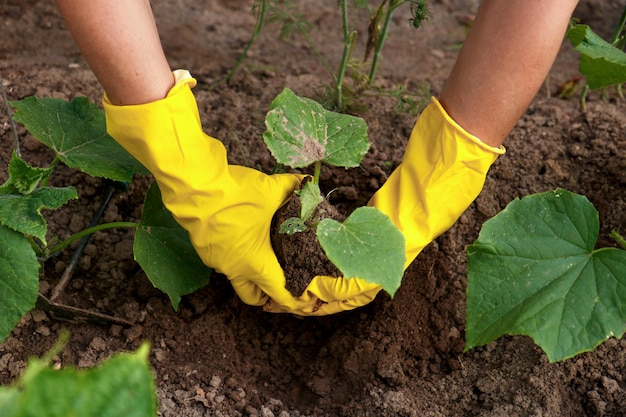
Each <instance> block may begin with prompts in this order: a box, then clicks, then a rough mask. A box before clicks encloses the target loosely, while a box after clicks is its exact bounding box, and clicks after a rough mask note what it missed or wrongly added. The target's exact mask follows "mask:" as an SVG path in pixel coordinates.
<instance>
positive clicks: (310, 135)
mask: <svg viewBox="0 0 626 417" xmlns="http://www.w3.org/2000/svg"><path fill="white" fill-rule="evenodd" d="M265 125H266V127H267V130H266V132H265V133H264V134H263V139H264V140H265V143H266V145H267V147H268V148H269V150H270V152H272V155H274V158H276V160H277V161H278V162H280V163H281V164H284V165H288V166H290V167H292V168H302V167H306V166H309V165H311V164H313V163H315V162H317V161H323V162H325V163H327V164H330V165H334V166H340V167H346V168H347V167H356V166H358V165H359V164H360V163H361V160H362V159H363V155H365V153H366V152H367V150H368V149H369V146H370V144H369V140H368V138H367V124H366V123H365V121H364V120H363V119H361V118H358V117H355V116H350V115H346V114H340V113H334V112H331V111H328V110H326V109H324V108H323V107H322V106H321V105H320V104H319V103H317V102H316V101H314V100H311V99H309V98H303V97H298V96H296V95H295V94H294V93H293V92H292V91H291V90H290V89H288V88H285V89H284V90H283V91H282V92H281V93H280V94H279V95H278V96H276V98H275V99H274V101H272V104H271V105H270V110H269V112H268V113H267V115H266V116H265Z"/></svg>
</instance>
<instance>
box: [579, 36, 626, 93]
mask: <svg viewBox="0 0 626 417" xmlns="http://www.w3.org/2000/svg"><path fill="white" fill-rule="evenodd" d="M567 37H568V39H569V40H570V42H571V43H572V45H574V47H575V48H576V50H577V51H578V52H580V54H581V56H580V64H579V71H580V72H581V74H583V75H584V76H585V77H587V82H588V83H589V88H604V87H608V86H611V85H614V84H622V83H625V82H626V53H624V52H623V51H622V50H620V49H618V48H616V47H614V46H613V45H611V44H610V43H608V42H606V41H605V40H604V39H602V38H601V37H599V36H598V35H596V34H595V33H594V32H593V31H592V30H591V28H590V27H589V26H587V25H575V26H573V27H571V28H570V29H569V30H568V31H567Z"/></svg>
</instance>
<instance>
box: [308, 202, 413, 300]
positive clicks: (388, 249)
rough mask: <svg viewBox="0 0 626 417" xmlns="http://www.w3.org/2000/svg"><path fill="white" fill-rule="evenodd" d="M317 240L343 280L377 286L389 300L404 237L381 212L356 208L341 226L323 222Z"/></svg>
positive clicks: (401, 262)
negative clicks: (354, 280)
mask: <svg viewBox="0 0 626 417" xmlns="http://www.w3.org/2000/svg"><path fill="white" fill-rule="evenodd" d="M317 238H318V240H319V242H320V245H321V246H322V248H323V249H324V251H325V252H326V256H328V259H329V260H330V261H331V262H332V263H333V264H334V265H335V266H336V267H337V268H339V270H340V271H341V273H342V274H343V275H344V277H345V278H357V277H358V278H362V279H364V280H365V281H367V282H371V283H374V284H378V285H380V286H381V287H382V288H383V289H384V290H385V291H387V293H389V295H391V296H392V297H393V295H394V294H395V293H396V291H397V289H398V288H399V287H400V283H401V282H402V276H403V275H404V262H405V260H406V255H405V248H404V236H403V235H402V233H401V232H400V231H399V230H398V229H397V228H396V226H395V225H394V224H393V223H392V222H391V220H390V219H389V217H388V216H387V215H385V214H384V213H382V212H381V211H380V210H378V209H376V208H374V207H359V208H358V209H356V210H355V211H354V212H352V214H351V215H350V216H349V217H348V218H347V219H346V220H344V222H343V223H339V222H337V221H335V220H332V219H324V220H322V221H321V222H320V223H319V224H318V226H317Z"/></svg>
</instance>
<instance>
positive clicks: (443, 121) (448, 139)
mask: <svg viewBox="0 0 626 417" xmlns="http://www.w3.org/2000/svg"><path fill="white" fill-rule="evenodd" d="M504 151H505V150H504V147H500V148H493V147H491V146H489V145H487V144H485V143H484V142H482V141H481V140H480V139H478V138H477V137H475V136H473V135H471V134H470V133H468V132H466V131H465V130H464V129H463V128H462V127H461V126H459V125H458V124H457V123H456V122H455V121H454V120H452V118H451V117H450V116H449V115H448V114H447V113H446V111H445V109H444V108H443V107H442V106H441V104H440V103H439V101H437V100H436V99H435V98H433V101H432V102H431V103H430V104H429V105H428V106H427V107H426V109H424V111H423V112H422V114H421V115H420V117H419V119H418V121H417V123H415V126H414V128H413V131H412V133H411V137H410V139H409V143H408V144H407V148H406V151H405V153H404V157H403V159H402V163H401V164H400V165H399V166H398V167H397V168H396V169H395V170H394V172H393V173H392V174H391V176H390V177H389V178H388V179H387V181H385V184H383V186H382V187H381V188H380V189H379V190H378V191H377V192H376V193H375V194H374V196H373V197H372V199H371V200H370V202H369V205H371V206H374V207H376V208H378V209H379V210H380V211H382V212H383V213H385V214H386V215H388V216H389V217H390V218H391V221H392V222H393V223H394V224H395V225H396V226H397V227H398V228H399V229H400V231H401V232H402V234H403V235H404V237H405V242H406V264H405V269H406V268H407V267H408V266H409V265H410V264H411V262H413V260H414V259H415V257H416V256H417V255H418V254H419V253H420V252H421V251H422V249H424V247H426V245H428V244H429V243H430V242H432V241H433V240H434V239H435V238H436V237H437V236H439V235H440V234H442V233H443V232H445V231H446V230H448V229H449V228H450V227H451V226H452V225H453V224H454V223H455V222H456V221H457V220H458V218H459V217H460V216H461V214H463V212H464V211H465V210H466V209H467V208H468V207H469V205H470V204H471V203H472V202H473V201H474V200H475V199H476V197H477V196H478V194H479V193H480V191H481V190H482V188H483V185H484V183H485V176H486V175H487V171H488V170H489V167H490V166H491V164H492V163H493V162H495V160H496V159H497V157H498V155H501V154H503V153H504Z"/></svg>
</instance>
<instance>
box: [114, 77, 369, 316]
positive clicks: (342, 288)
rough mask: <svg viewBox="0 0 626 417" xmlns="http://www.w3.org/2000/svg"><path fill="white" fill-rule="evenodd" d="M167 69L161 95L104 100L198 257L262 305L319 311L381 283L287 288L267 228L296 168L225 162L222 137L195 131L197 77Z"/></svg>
mask: <svg viewBox="0 0 626 417" xmlns="http://www.w3.org/2000/svg"><path fill="white" fill-rule="evenodd" d="M174 76H175V78H176V85H175V86H174V87H173V88H172V90H171V91H170V92H169V93H168V95H167V97H166V98H165V99H163V100H158V101H155V102H152V103H148V104H141V105H133V106H116V105H113V104H111V102H110V101H109V100H108V98H107V97H106V95H105V97H104V100H103V105H104V109H105V113H106V120H107V130H108V132H109V134H110V135H111V136H112V137H113V138H114V139H115V140H116V141H117V142H119V143H120V145H122V146H123V147H124V148H125V149H126V150H127V151H128V152H129V153H130V154H131V155H133V156H134V157H135V158H137V159H138V160H139V161H140V162H141V163H142V164H143V165H144V166H145V167H146V168H147V169H148V170H149V171H150V172H151V173H152V174H153V176H154V178H155V181H156V182H157V184H158V185H159V188H160V190H161V196H162V199H163V203H164V204H165V206H166V207H167V208H168V210H169V211H170V212H171V213H172V215H173V216H174V218H175V219H176V220H177V221H178V223H179V224H180V225H181V226H182V227H183V228H184V229H186V230H187V231H188V232H189V235H190V239H191V242H192V244H193V246H194V248H195V249H196V251H197V252H198V255H199V256H200V258H201V259H202V260H203V262H204V263H205V264H206V265H207V266H209V267H211V268H214V269H215V270H216V271H217V272H220V273H223V274H224V275H226V277H227V278H228V279H229V280H230V282H231V283H232V286H233V288H234V289H235V291H236V292H237V294H238V296H239V297H240V298H241V300H242V301H243V302H244V303H246V304H250V305H266V308H265V309H266V310H267V311H276V312H278V311H281V312H291V313H294V314H298V315H326V314H333V313H336V312H339V311H343V310H350V309H352V308H355V307H358V306H360V305H364V304H367V303H369V302H370V301H371V300H372V299H373V298H374V297H375V296H376V294H377V293H378V291H379V290H380V288H379V287H378V286H376V285H373V284H369V283H367V282H365V281H363V280H360V279H349V280H346V279H343V278H332V277H315V278H314V279H313V281H312V282H311V283H310V284H309V286H308V287H307V288H306V289H305V291H304V293H303V295H302V296H301V297H293V296H292V295H291V293H290V292H289V291H288V290H287V289H286V288H285V275H284V272H283V270H282V268H281V267H280V265H279V263H278V260H277V259H276V256H275V254H274V251H273V249H272V246H271V241H270V235H269V230H270V225H271V221H272V217H273V216H274V213H275V212H276V210H277V209H278V208H279V207H280V206H281V205H283V204H284V202H285V201H286V200H287V199H288V198H289V196H290V195H291V193H292V192H293V190H294V189H295V188H297V187H298V185H299V184H300V181H301V180H302V176H299V175H293V174H280V175H266V174H263V173H261V172H259V171H257V170H254V169H250V168H245V167H240V166H235V165H228V163H227V159H226V150H225V148H224V146H223V144H222V143H221V142H220V141H218V140H216V139H213V138H211V137H209V136H207V135H205V134H204V133H203V131H202V126H201V123H200V116H199V114H198V107H197V104H196V101H195V98H194V97H193V94H192V93H191V88H192V87H194V86H195V85H196V81H195V80H194V79H193V78H191V75H189V73H188V72H187V71H175V72H174Z"/></svg>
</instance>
